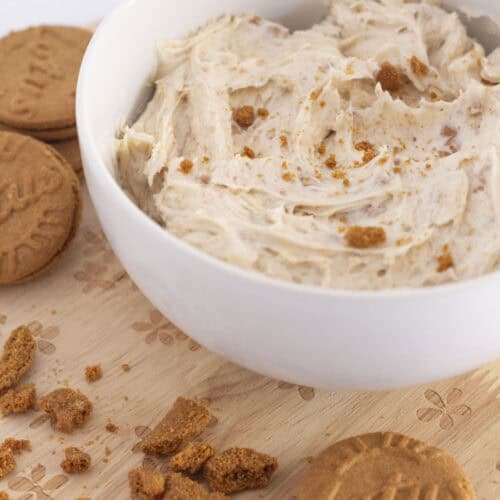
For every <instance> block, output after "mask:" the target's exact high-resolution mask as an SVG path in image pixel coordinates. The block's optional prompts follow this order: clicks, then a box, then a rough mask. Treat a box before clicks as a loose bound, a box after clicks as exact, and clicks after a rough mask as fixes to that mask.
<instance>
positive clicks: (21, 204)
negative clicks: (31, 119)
mask: <svg viewBox="0 0 500 500" xmlns="http://www.w3.org/2000/svg"><path fill="white" fill-rule="evenodd" d="M0 179H1V182H0V234H2V235H6V236H5V237H2V238H0V285H12V284H16V283H21V282H25V281H29V280H30V279H32V278H35V277H36V276H38V275H40V274H42V273H43V272H45V271H47V270H48V269H50V267H51V266H52V265H53V264H54V263H55V262H56V261H57V260H58V259H59V258H60V257H61V256H62V255H63V253H64V252H65V250H66V249H67V247H68V245H69V243H70V242H71V241H72V240H73V238H74V236H75V233H76V230H77V228H78V225H79V223H80V216H81V196H80V182H79V180H78V177H77V176H76V175H75V173H74V171H73V169H72V168H71V166H70V165H69V164H68V163H67V162H66V160H65V159H64V158H63V157H62V156H61V155H60V154H59V153H58V152H57V151H56V150H55V149H53V148H51V147H50V146H48V145H47V144H44V143H42V142H39V141H37V140H35V139H32V138H31V137H27V136H22V135H19V134H12V133H10V132H0Z"/></svg>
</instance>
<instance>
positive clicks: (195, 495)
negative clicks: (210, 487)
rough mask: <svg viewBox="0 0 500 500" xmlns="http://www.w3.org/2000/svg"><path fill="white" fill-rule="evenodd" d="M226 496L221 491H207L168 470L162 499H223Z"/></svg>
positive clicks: (190, 480)
mask: <svg viewBox="0 0 500 500" xmlns="http://www.w3.org/2000/svg"><path fill="white" fill-rule="evenodd" d="M226 498H228V497H226V495H223V494H222V493H209V492H208V491H207V489H206V488H205V487H204V486H202V485H201V484H199V483H196V482H194V481H193V480H192V479H189V478H188V477H186V476H183V475H182V474H177V473H176V472H170V473H168V474H167V477H166V480H165V496H164V497H163V500H194V499H196V500H224V499H226Z"/></svg>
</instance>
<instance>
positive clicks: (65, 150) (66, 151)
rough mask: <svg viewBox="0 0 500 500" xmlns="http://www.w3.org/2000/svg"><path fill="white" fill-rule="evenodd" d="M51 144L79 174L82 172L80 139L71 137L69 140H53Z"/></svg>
mask: <svg viewBox="0 0 500 500" xmlns="http://www.w3.org/2000/svg"><path fill="white" fill-rule="evenodd" d="M51 146H52V147H53V148H54V149H56V150H57V151H58V152H59V153H60V154H61V155H62V156H63V157H64V159H65V160H66V161H67V162H68V163H69V164H70V165H71V166H72V167H73V170H74V171H75V173H76V174H77V175H81V174H82V170H83V164H82V157H81V154H80V144H79V143H78V139H69V140H67V141H59V142H53V143H52V144H51Z"/></svg>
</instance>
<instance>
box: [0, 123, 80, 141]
mask: <svg viewBox="0 0 500 500" xmlns="http://www.w3.org/2000/svg"><path fill="white" fill-rule="evenodd" d="M0 130H3V131H5V132H15V133H17V134H25V135H30V136H31V137H34V138H35V139H40V140H41V141H47V142H53V143H54V144H57V143H58V142H60V141H67V140H68V139H75V138H76V136H77V131H76V126H75V125H73V126H71V127H65V128H54V129H47V130H31V129H17V128H14V127H10V126H9V125H5V124H4V123H0Z"/></svg>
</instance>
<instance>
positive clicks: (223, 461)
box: [203, 448, 278, 494]
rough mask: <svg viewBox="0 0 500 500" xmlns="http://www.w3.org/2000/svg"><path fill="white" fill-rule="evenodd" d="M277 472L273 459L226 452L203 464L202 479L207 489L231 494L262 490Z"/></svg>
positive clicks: (251, 452) (246, 452) (241, 450)
mask: <svg viewBox="0 0 500 500" xmlns="http://www.w3.org/2000/svg"><path fill="white" fill-rule="evenodd" d="M277 468H278V461H277V460H276V459H275V458H274V457H271V456H269V455H265V454H263V453H259V452H257V451H255V450H252V449H250V448H229V449H228V450H226V451H224V452H223V453H221V454H220V455H216V456H215V457H212V458H211V459H210V460H209V461H208V462H207V463H206V464H205V467H204V469H203V475H204V477H205V479H206V480H207V482H208V485H209V486H210V489H212V490H214V491H220V492H222V493H226V494H230V493H236V492H238V491H243V490H250V489H258V488H265V487H266V486H267V485H268V484H269V481H270V480H271V476H272V475H273V474H274V471H275V470H276V469H277Z"/></svg>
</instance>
